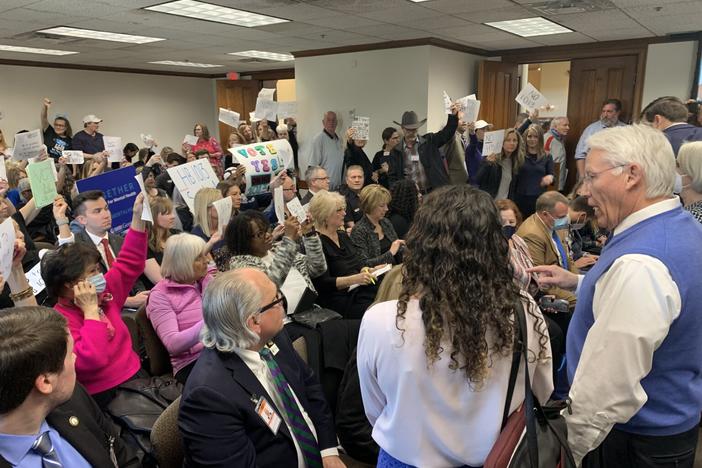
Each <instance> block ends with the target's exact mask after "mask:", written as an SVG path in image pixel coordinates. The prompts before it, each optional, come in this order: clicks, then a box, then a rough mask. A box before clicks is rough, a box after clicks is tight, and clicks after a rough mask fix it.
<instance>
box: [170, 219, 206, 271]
mask: <svg viewBox="0 0 702 468" xmlns="http://www.w3.org/2000/svg"><path fill="white" fill-rule="evenodd" d="M205 247H206V244H205V241H204V240H202V239H201V238H200V237H198V236H194V235H192V234H188V233H187V232H184V233H181V234H175V235H173V236H171V237H169V238H168V240H167V241H166V247H165V248H164V249H163V261H162V262H161V275H162V276H163V277H164V278H168V279H170V280H173V281H175V282H178V283H184V282H189V281H192V280H193V278H194V276H195V271H194V270H193V263H195V260H196V259H197V258H198V257H199V256H200V255H202V254H203V253H205ZM198 279H199V278H198Z"/></svg>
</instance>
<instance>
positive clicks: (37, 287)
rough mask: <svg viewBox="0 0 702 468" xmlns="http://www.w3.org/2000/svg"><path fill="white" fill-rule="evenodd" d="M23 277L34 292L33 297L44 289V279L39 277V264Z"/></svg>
mask: <svg viewBox="0 0 702 468" xmlns="http://www.w3.org/2000/svg"><path fill="white" fill-rule="evenodd" d="M24 276H25V277H26V278H27V282H28V283H29V285H30V286H31V287H32V289H33V290H34V295H35V296H36V295H37V294H39V293H40V292H42V291H43V290H44V289H46V284H44V279H43V278H42V277H41V262H39V263H37V264H36V265H34V267H33V268H32V269H31V270H29V271H28V272H27V273H25V274H24Z"/></svg>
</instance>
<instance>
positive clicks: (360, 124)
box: [351, 117, 370, 140]
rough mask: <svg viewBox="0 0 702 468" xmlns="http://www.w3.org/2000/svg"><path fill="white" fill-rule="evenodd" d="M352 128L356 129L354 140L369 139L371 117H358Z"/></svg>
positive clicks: (354, 120)
mask: <svg viewBox="0 0 702 468" xmlns="http://www.w3.org/2000/svg"><path fill="white" fill-rule="evenodd" d="M351 128H353V129H354V130H355V133H354V134H353V139H354V140H368V137H369V136H370V117H356V118H355V119H353V123H352V124H351Z"/></svg>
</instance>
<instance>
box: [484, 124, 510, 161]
mask: <svg viewBox="0 0 702 468" xmlns="http://www.w3.org/2000/svg"><path fill="white" fill-rule="evenodd" d="M504 140H505V131H504V130H495V131H494V132H485V136H484V137H483V157H485V156H489V155H491V154H500V152H502V142H503V141H504Z"/></svg>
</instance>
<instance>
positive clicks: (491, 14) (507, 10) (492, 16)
mask: <svg viewBox="0 0 702 468" xmlns="http://www.w3.org/2000/svg"><path fill="white" fill-rule="evenodd" d="M490 3H492V2H490ZM458 16H460V17H461V18H465V19H467V20H468V21H471V22H473V23H487V22H492V21H507V20H513V19H521V18H532V17H533V16H534V13H531V12H530V11H529V10H527V9H526V8H522V7H520V6H518V5H514V4H512V6H508V7H504V8H495V9H492V10H482V11H475V12H471V13H461V14H459V15H458Z"/></svg>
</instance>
